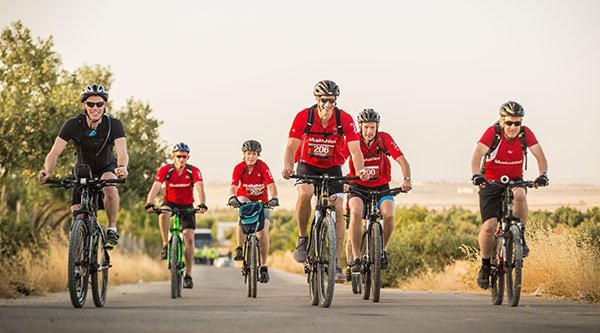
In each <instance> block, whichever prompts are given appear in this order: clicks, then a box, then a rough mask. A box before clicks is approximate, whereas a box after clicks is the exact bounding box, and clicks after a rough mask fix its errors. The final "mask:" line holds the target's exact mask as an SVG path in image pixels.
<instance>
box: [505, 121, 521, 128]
mask: <svg viewBox="0 0 600 333" xmlns="http://www.w3.org/2000/svg"><path fill="white" fill-rule="evenodd" d="M521 123H522V122H521V121H510V120H506V121H504V125H506V126H509V127H510V126H512V125H515V127H519V126H521Z"/></svg>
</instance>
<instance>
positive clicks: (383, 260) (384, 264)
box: [381, 250, 390, 269]
mask: <svg viewBox="0 0 600 333" xmlns="http://www.w3.org/2000/svg"><path fill="white" fill-rule="evenodd" d="M389 265H390V261H389V259H388V255H387V251H386V250H383V255H382V256H381V269H387V268H388V266H389Z"/></svg>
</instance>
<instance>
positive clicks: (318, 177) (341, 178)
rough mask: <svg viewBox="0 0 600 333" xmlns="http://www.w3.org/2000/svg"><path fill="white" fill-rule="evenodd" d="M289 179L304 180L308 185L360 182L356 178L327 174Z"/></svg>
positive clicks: (298, 176)
mask: <svg viewBox="0 0 600 333" xmlns="http://www.w3.org/2000/svg"><path fill="white" fill-rule="evenodd" d="M290 178H295V179H301V180H306V181H308V182H309V183H313V184H314V183H320V182H327V183H329V182H340V183H343V182H347V181H349V180H360V177H358V176H330V175H328V174H324V175H293V176H290Z"/></svg>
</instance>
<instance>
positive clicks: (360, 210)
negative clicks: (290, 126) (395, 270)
mask: <svg viewBox="0 0 600 333" xmlns="http://www.w3.org/2000/svg"><path fill="white" fill-rule="evenodd" d="M357 119H358V126H359V129H360V132H361V137H362V140H360V149H361V151H362V154H363V157H364V163H365V169H366V170H367V174H368V175H369V177H370V179H369V180H367V181H362V180H358V181H354V182H355V184H356V186H357V187H358V188H360V189H364V190H379V191H384V190H389V189H390V185H389V183H390V181H391V180H392V176H391V169H392V168H391V164H390V160H389V158H388V155H389V156H391V157H392V159H394V160H395V161H396V162H397V163H398V165H400V168H401V169H402V174H403V176H404V180H403V182H402V185H401V188H402V190H404V191H410V190H411V189H412V184H411V181H410V174H411V173H410V165H409V164H408V161H407V160H406V158H405V156H404V154H403V153H402V151H401V150H400V148H399V147H398V145H397V144H396V142H394V139H392V137H391V136H390V135H389V134H388V133H386V132H383V131H379V122H380V116H379V113H377V112H376V111H375V110H373V109H364V110H363V111H362V112H361V113H359V115H358V117H357ZM349 162H350V176H354V175H355V174H356V172H355V169H354V165H353V163H352V158H350V161H349ZM365 200H366V198H364V197H363V196H362V195H358V194H354V193H350V196H349V200H348V205H349V206H350V225H349V227H348V242H349V243H350V244H360V241H361V233H362V219H363V218H364V217H365V210H364V207H365ZM377 203H378V205H379V209H380V211H381V215H382V216H383V247H384V251H383V258H382V261H381V268H382V269H386V268H387V267H388V256H387V252H386V251H385V249H386V248H387V244H388V242H389V240H390V238H391V236H392V234H393V232H394V208H395V207H394V197H392V196H389V195H388V196H382V197H380V198H378V202H377ZM351 247H352V257H349V258H348V262H349V266H350V267H349V268H350V269H351V271H353V272H360V271H362V264H361V259H360V258H361V256H360V245H358V246H351ZM352 258H354V260H352Z"/></svg>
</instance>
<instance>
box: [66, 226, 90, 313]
mask: <svg viewBox="0 0 600 333" xmlns="http://www.w3.org/2000/svg"><path fill="white" fill-rule="evenodd" d="M88 242H89V238H88V228H87V225H86V222H85V221H83V220H76V221H75V222H74V223H73V227H72V228H71V235H70V237H69V258H68V263H67V287H68V289H69V295H70V298H71V304H73V306H74V307H75V308H81V307H83V305H84V304H85V299H86V297H87V288H88V281H89V280H88V279H89V276H90V272H89V266H88V263H89V260H88V258H87V251H86V250H87V249H88V248H89V246H88Z"/></svg>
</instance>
